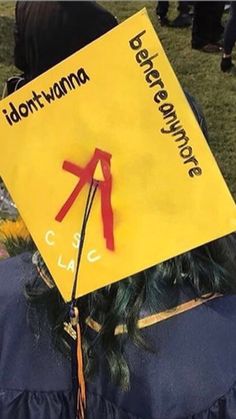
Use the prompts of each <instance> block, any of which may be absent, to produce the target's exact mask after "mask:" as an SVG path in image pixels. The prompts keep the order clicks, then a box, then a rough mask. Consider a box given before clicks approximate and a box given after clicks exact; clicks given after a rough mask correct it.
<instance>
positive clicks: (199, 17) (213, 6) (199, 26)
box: [192, 1, 225, 53]
mask: <svg viewBox="0 0 236 419" xmlns="http://www.w3.org/2000/svg"><path fill="white" fill-rule="evenodd" d="M224 6H225V2H223V1H196V2H195V4H194V15H193V27H192V48H193V49H198V50H201V51H204V52H207V53H217V52H220V51H222V45H221V42H220V41H221V37H222V34H223V31H224V27H223V26H222V24H221V18H222V15H223V12H224Z"/></svg>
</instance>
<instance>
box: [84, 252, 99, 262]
mask: <svg viewBox="0 0 236 419" xmlns="http://www.w3.org/2000/svg"><path fill="white" fill-rule="evenodd" d="M96 252H97V251H96V249H92V250H90V251H89V252H88V255H87V259H88V261H89V262H90V263H94V262H97V261H98V260H100V259H101V256H100V255H96Z"/></svg>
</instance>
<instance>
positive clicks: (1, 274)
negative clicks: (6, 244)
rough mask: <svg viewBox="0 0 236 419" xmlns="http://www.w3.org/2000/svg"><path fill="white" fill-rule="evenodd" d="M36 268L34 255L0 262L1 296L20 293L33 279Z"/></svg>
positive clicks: (22, 255) (14, 257)
mask: <svg viewBox="0 0 236 419" xmlns="http://www.w3.org/2000/svg"><path fill="white" fill-rule="evenodd" d="M34 271H35V267H34V265H33V264H32V254H31V253H29V252H27V253H22V254H19V255H17V256H13V257H9V258H7V259H3V260H1V261H0V295H1V296H4V295H6V294H8V292H11V293H14V294H15V293H18V292H19V289H22V286H24V284H25V283H26V282H27V281H28V280H29V279H30V278H31V277H32V275H33V273H34Z"/></svg>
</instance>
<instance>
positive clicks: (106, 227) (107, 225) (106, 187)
mask: <svg viewBox="0 0 236 419" xmlns="http://www.w3.org/2000/svg"><path fill="white" fill-rule="evenodd" d="M111 157H112V156H111V154H109V153H107V152H106V151H102V150H99V149H98V148H96V149H95V152H94V155H93V157H92V158H91V160H90V161H89V162H88V164H87V165H86V166H85V167H83V168H81V167H80V166H78V165H77V164H75V163H71V162H69V161H67V160H65V161H64V162H63V166H62V167H63V169H64V170H66V171H68V172H70V173H72V174H73V175H75V176H78V177H79V178H80V179H79V181H78V183H77V185H76V186H75V188H74V190H73V191H72V193H71V194H70V196H69V198H68V199H67V200H66V202H65V203H64V204H63V206H62V207H61V209H60V211H59V212H58V214H57V215H56V217H55V219H56V221H59V222H62V220H63V219H64V217H65V216H66V214H67V213H68V211H69V210H70V208H71V207H72V205H73V204H74V202H75V200H76V199H77V197H78V195H79V194H80V192H81V190H82V189H83V187H84V185H85V184H86V183H91V182H92V181H93V180H95V181H96V179H94V178H93V176H94V173H95V170H96V167H97V164H98V163H99V162H100V164H101V168H102V174H103V178H104V180H102V181H101V180H97V182H98V187H99V189H100V191H101V213H102V221H103V235H104V238H105V240H106V247H107V249H109V250H114V249H115V244H114V225H113V224H114V220H113V218H114V217H113V210H112V205H111V192H112V175H111Z"/></svg>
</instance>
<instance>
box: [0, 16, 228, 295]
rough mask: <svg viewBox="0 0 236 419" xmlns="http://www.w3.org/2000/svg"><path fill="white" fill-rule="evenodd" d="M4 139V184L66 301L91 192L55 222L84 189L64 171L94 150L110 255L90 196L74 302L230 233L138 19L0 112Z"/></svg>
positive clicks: (189, 127) (198, 143)
mask: <svg viewBox="0 0 236 419" xmlns="http://www.w3.org/2000/svg"><path fill="white" fill-rule="evenodd" d="M49 96H51V100H50V98H49ZM0 130H1V131H0V132H1V138H0V150H1V154H0V175H1V176H2V177H3V179H4V181H5V183H6V185H7V187H8V189H9V191H10V193H11V195H12V197H13V199H14V200H15V202H16V204H17V206H18V208H19V211H20V213H21V215H22V217H23V219H24V221H25V223H26V224H27V227H28V229H29V230H30V232H31V234H32V237H33V239H34V241H35V242H36V244H37V246H38V248H39V250H40V252H41V254H42V256H43V258H44V260H45V261H46V264H47V266H48V268H49V270H50V272H51V274H52V276H53V278H54V280H55V281H56V283H57V285H58V287H59V289H60V291H61V293H62V295H63V296H64V298H65V299H66V300H69V299H70V297H71V288H72V282H73V270H74V264H75V263H74V261H75V258H76V254H77V250H78V249H77V248H78V243H79V235H80V228H81V224H82V218H83V213H84V208H85V202H86V197H87V194H88V189H89V182H87V183H86V182H85V184H84V186H83V188H82V189H81V191H80V193H79V194H78V196H77V197H76V199H75V202H74V203H73V205H72V206H71V208H70V209H69V211H68V213H67V214H66V215H65V217H64V218H63V220H62V221H60V222H59V221H57V220H56V219H55V217H56V215H57V214H58V212H59V210H60V209H61V208H62V206H63V204H64V203H65V201H66V200H67V198H68V197H69V196H70V194H71V193H72V191H73V189H74V188H75V187H76V185H77V184H78V182H79V181H80V180H81V177H80V176H79V175H75V174H72V173H71V172H70V171H68V170H65V168H64V169H63V163H64V162H65V161H67V162H70V163H73V164H74V165H75V166H76V167H79V168H80V169H81V170H82V172H81V173H84V172H83V168H85V167H86V166H87V165H88V163H89V162H90V161H91V159H92V158H93V156H94V153H95V150H96V149H97V150H100V151H102V152H105V153H106V155H107V156H110V167H109V165H108V164H107V165H105V166H104V167H103V163H102V161H100V160H99V161H98V164H97V165H96V170H95V171H94V177H95V178H97V180H99V181H100V182H103V181H104V179H105V176H106V171H107V170H108V171H110V173H109V176H110V175H111V177H112V189H111V190H110V192H111V195H110V198H111V205H112V211H113V217H114V218H113V220H114V224H113V233H114V245H115V248H114V250H109V249H108V248H107V242H106V240H105V239H104V234H103V233H104V232H103V228H104V225H103V219H102V214H101V200H102V193H101V190H100V189H98V190H97V193H96V196H95V200H94V204H93V207H92V210H91V214H90V219H89V222H88V226H87V232H86V238H85V245H84V251H83V257H82V261H81V267H80V273H79V281H78V289H77V296H80V295H83V294H86V293H88V292H90V291H93V290H95V289H98V288H100V287H103V286H105V285H107V284H110V283H113V282H115V281H117V280H120V279H122V278H125V277H127V276H128V275H131V274H133V273H135V272H138V271H140V270H143V269H145V268H147V267H149V266H152V265H154V264H157V263H159V262H161V261H164V260H167V259H168V258H171V257H174V256H176V255H178V254H180V253H182V252H185V251H187V250H190V249H192V248H194V247H196V246H199V245H201V244H204V243H206V242H208V241H210V240H213V239H216V238H218V237H221V236H224V235H226V234H228V233H230V232H232V231H234V230H236V210H235V203H234V201H233V199H232V197H231V195H230V193H229V191H228V189H227V187H226V185H225V182H224V180H223V178H222V175H221V173H220V171H219V169H218V167H217V165H216V162H215V160H214V158H213V156H212V154H211V151H210V149H209V147H208V145H207V143H206V140H205V139H204V137H203V134H202V132H201V130H200V128H199V126H198V124H197V122H196V120H195V117H194V115H193V113H192V111H191V109H190V107H189V105H188V103H187V101H186V99H185V96H184V93H183V92H182V90H181V87H180V85H179V83H178V81H177V79H176V77H175V74H174V72H173V70H172V68H171V66H170V64H169V62H168V60H167V57H166V56H165V53H164V51H163V49H162V46H161V44H160V42H159V40H158V37H157V35H156V33H155V31H154V29H153V27H152V25H151V23H150V21H149V19H148V16H147V14H146V11H145V10H142V11H141V12H139V13H138V14H136V15H134V16H133V17H131V18H130V19H128V20H127V21H125V22H124V23H122V24H120V25H119V26H118V27H116V28H114V29H113V30H112V31H111V32H109V33H108V34H106V35H104V36H102V37H101V38H100V39H98V40H96V41H95V42H93V43H92V44H90V45H89V46H87V47H85V48H84V49H82V50H80V51H78V52H77V53H75V54H74V55H73V56H71V57H70V58H68V59H67V60H65V61H63V62H62V63H60V64H58V65H57V66H56V67H54V68H53V69H51V70H49V71H48V72H46V73H45V74H43V75H42V76H40V77H38V78H37V79H35V80H33V81H32V82H31V83H29V84H28V85H26V86H25V87H23V88H22V89H20V90H19V91H18V92H16V93H14V94H13V95H11V96H9V97H7V98H6V99H4V100H3V101H2V102H0ZM104 173H105V174H104ZM81 176H82V175H81ZM109 179H111V178H110V177H109ZM110 186H111V185H110Z"/></svg>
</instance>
